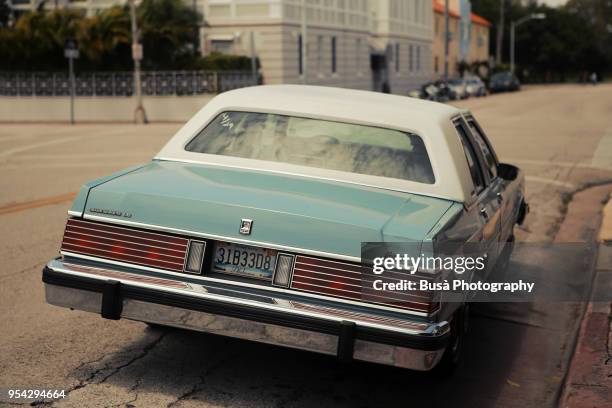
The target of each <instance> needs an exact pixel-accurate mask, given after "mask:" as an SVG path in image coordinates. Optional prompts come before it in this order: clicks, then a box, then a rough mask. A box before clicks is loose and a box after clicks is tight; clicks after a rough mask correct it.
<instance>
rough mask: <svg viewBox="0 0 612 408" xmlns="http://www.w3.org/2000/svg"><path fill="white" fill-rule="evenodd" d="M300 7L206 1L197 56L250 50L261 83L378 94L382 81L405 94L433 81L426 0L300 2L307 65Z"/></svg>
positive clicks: (260, 0) (258, 0) (283, 2)
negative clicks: (302, 50)
mask: <svg viewBox="0 0 612 408" xmlns="http://www.w3.org/2000/svg"><path fill="white" fill-rule="evenodd" d="M303 4H304V3H303V2H302V1H301V0H209V1H208V2H207V3H206V5H205V8H204V15H205V16H206V17H205V18H206V22H207V23H208V25H209V27H207V28H206V29H205V30H204V32H205V35H204V38H203V40H204V41H203V44H204V47H203V51H204V52H205V53H208V52H212V51H219V52H227V53H237V54H243V55H250V54H251V52H252V49H253V52H254V53H255V55H257V56H258V57H259V59H260V62H261V67H262V74H263V78H264V82H265V83H267V84H278V83H307V84H317V85H333V86H340V87H348V88H357V89H375V90H382V89H383V87H385V86H384V85H383V84H384V83H385V82H386V83H387V85H388V86H389V88H390V90H391V92H393V93H398V94H406V93H407V92H408V91H409V90H410V89H411V88H414V87H416V86H417V85H418V84H421V83H422V82H424V81H426V80H427V79H429V78H430V77H431V43H432V29H431V27H432V9H431V4H430V1H429V0H305V5H306V58H305V61H302V55H301V53H300V46H301V43H302V7H303ZM251 33H253V34H251ZM251 35H253V41H251ZM252 44H253V46H252ZM304 76H305V77H304Z"/></svg>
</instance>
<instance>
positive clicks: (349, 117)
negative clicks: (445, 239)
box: [155, 85, 473, 202]
mask: <svg viewBox="0 0 612 408" xmlns="http://www.w3.org/2000/svg"><path fill="white" fill-rule="evenodd" d="M224 111H247V112H264V113H276V114H281V115H290V116H301V117H308V118H317V119H325V120H333V121H340V122H348V123H356V124H362V125H367V126H377V127H383V128H390V129H397V130H402V131H407V132H411V133H414V134H417V135H419V136H420V137H421V138H422V139H423V142H424V143H425V147H426V149H427V152H428V154H429V159H430V161H431V165H432V168H433V171H434V175H435V179H436V181H435V183H433V184H424V183H418V182H414V181H409V180H400V179H391V178H385V177H379V176H370V175H364V174H356V173H347V172H341V171H335V170H327V169H319V168H312V167H305V166H298V165H292V164H286V163H278V162H267V161H261V160H253V159H245V158H240V157H230V156H221V155H213V154H203V153H196V152H188V151H186V150H185V145H186V144H187V143H188V142H189V141H190V140H191V139H192V138H193V137H195V136H196V135H197V134H198V133H199V132H200V131H201V130H202V129H203V128H204V127H205V126H206V125H207V124H208V123H209V122H210V121H212V120H213V119H214V118H215V117H216V116H217V115H218V114H219V113H221V112H224ZM464 113H467V111H464V110H460V109H457V108H454V107H452V106H449V105H444V104H441V103H436V102H429V101H423V100H419V99H415V98H409V97H404V96H397V95H389V94H382V93H377V92H369V91H358V90H352V89H340V88H332V87H321V86H308V85H264V86H254V87H248V88H241V89H237V90H233V91H229V92H224V93H222V94H219V95H218V96H216V97H215V98H213V99H212V100H211V101H210V102H209V103H207V104H206V105H205V106H204V107H203V108H202V109H201V110H200V111H199V112H198V113H196V114H195V115H194V116H193V118H191V119H190V120H189V121H188V122H187V123H186V124H185V125H184V126H183V127H182V128H181V129H180V130H179V131H178V132H177V133H176V134H175V135H174V137H173V138H172V139H171V140H170V141H169V142H168V143H167V144H166V145H165V146H164V147H163V148H162V150H161V151H160V152H159V153H158V154H157V156H156V157H155V158H156V159H158V160H172V161H182V162H189V163H201V164H207V165H215V166H227V167H233V168H241V169H252V170H255V171H266V172H275V173H282V174H291V175H297V176H302V177H313V178H320V179H326V180H335V181H340V182H347V183H353V184H362V185H367V186H373V187H379V188H385V189H389V190H395V191H404V192H411V193H416V194H422V195H429V196H434V197H440V198H445V199H449V200H453V201H459V202H466V201H469V199H470V197H471V191H472V190H473V185H472V181H471V179H470V176H469V170H468V167H467V161H466V159H465V154H464V152H463V147H462V146H461V143H460V141H459V138H458V136H457V134H456V131H455V128H454V126H453V125H452V122H451V120H452V119H453V118H455V117H457V116H459V115H461V114H464Z"/></svg>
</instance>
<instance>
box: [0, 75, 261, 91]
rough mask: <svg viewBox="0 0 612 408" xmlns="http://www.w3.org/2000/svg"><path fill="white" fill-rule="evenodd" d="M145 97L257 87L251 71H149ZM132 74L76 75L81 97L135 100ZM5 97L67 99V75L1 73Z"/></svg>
mask: <svg viewBox="0 0 612 408" xmlns="http://www.w3.org/2000/svg"><path fill="white" fill-rule="evenodd" d="M141 78H142V93H143V95H179V96H180V95H201V94H210V93H219V92H224V91H229V90H230V89H236V88H242V87H245V86H250V85H255V81H254V79H253V76H252V74H251V72H250V71H220V72H208V71H149V72H146V71H145V72H143V73H142V76H141ZM133 83H134V74H133V73H132V72H81V73H77V74H76V75H75V95H77V96H131V95H132V94H133V92H134V89H133ZM0 95H2V96H67V95H70V78H69V76H68V74H67V73H61V72H60V73H52V72H0Z"/></svg>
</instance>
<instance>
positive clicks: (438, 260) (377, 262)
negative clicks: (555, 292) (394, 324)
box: [372, 254, 535, 293]
mask: <svg viewBox="0 0 612 408" xmlns="http://www.w3.org/2000/svg"><path fill="white" fill-rule="evenodd" d="M486 261H487V259H486V258H485V257H483V256H477V257H471V256H455V257H452V256H446V257H441V256H425V255H424V254H421V255H420V256H417V257H415V256H410V255H408V254H395V255H394V256H387V257H376V258H374V259H373V260H372V272H373V273H374V274H375V275H382V274H383V273H384V272H385V271H389V272H391V273H392V272H400V273H408V274H410V275H412V276H414V275H415V274H416V273H417V271H422V272H424V273H429V274H435V273H438V272H442V271H446V272H453V273H455V274H456V275H459V276H461V275H463V274H465V273H469V272H475V273H476V274H482V273H484V272H485V269H486V266H487V264H486ZM395 276H398V275H395ZM534 287H535V283H533V282H525V281H523V280H522V279H519V280H518V281H516V282H482V281H476V282H470V281H466V280H465V279H457V278H454V279H442V280H441V281H437V280H433V279H425V278H422V279H418V280H408V279H398V278H395V279H394V280H391V281H385V280H383V279H376V280H374V281H373V282H372V288H373V289H374V290H377V291H403V292H405V291H454V292H456V291H470V292H472V291H485V292H490V293H497V292H500V291H506V292H510V293H514V292H517V291H525V292H527V293H531V292H532V291H533V288H534Z"/></svg>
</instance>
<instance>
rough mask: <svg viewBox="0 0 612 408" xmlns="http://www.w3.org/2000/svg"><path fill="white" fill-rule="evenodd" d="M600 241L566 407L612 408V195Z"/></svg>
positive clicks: (568, 380) (564, 401)
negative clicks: (591, 288) (589, 298)
mask: <svg viewBox="0 0 612 408" xmlns="http://www.w3.org/2000/svg"><path fill="white" fill-rule="evenodd" d="M598 241H599V251H598V257H597V265H596V272H595V280H594V282H593V292H592V294H591V302H590V303H589V305H588V308H587V310H586V313H585V316H584V319H583V321H582V325H581V327H580V333H579V337H578V340H577V344H576V349H575V351H574V356H573V357H572V361H571V363H570V368H569V372H568V375H567V378H566V381H565V391H564V394H563V396H562V398H561V402H560V406H561V407H563V408H591V407H592V408H610V407H612V395H611V393H610V389H611V388H612V310H611V302H610V300H609V299H610V294H611V293H612V195H611V196H610V197H609V199H608V203H607V204H606V206H605V207H604V211H603V217H602V224H601V229H600V232H599V237H598ZM606 299H607V300H606Z"/></svg>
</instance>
